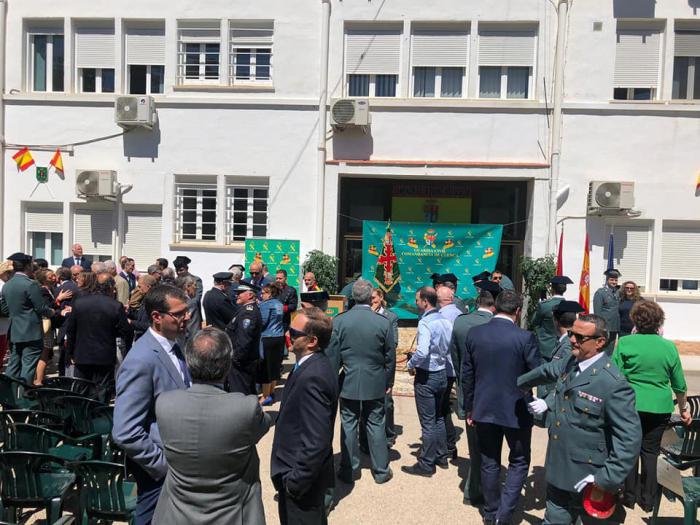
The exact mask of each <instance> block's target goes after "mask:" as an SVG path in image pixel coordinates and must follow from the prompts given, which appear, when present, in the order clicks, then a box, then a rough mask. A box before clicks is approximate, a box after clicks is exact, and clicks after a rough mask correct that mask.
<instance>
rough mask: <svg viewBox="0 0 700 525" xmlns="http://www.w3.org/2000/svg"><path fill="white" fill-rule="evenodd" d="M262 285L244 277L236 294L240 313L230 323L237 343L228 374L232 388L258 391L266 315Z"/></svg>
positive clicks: (229, 325)
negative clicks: (260, 295) (262, 306)
mask: <svg viewBox="0 0 700 525" xmlns="http://www.w3.org/2000/svg"><path fill="white" fill-rule="evenodd" d="M259 292H260V289H259V288H258V287H257V286H255V285H254V284H252V283H250V282H249V281H241V282H240V283H239V285H238V294H237V296H236V306H237V310H236V315H235V316H234V317H233V319H231V322H230V323H229V324H228V325H227V326H226V333H227V334H228V336H229V337H230V338H231V344H232V345H233V366H232V367H231V371H230V372H229V374H228V380H227V383H228V391H229V392H240V393H241V394H246V395H250V394H255V379H256V374H257V370H258V362H259V360H260V334H261V333H262V316H261V315H260V308H258V304H257V302H256V297H257V296H258V293H259Z"/></svg>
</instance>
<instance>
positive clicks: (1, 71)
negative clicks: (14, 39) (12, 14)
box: [0, 0, 7, 260]
mask: <svg viewBox="0 0 700 525" xmlns="http://www.w3.org/2000/svg"><path fill="white" fill-rule="evenodd" d="M6 11H7V2H6V1H5V0H0V260H4V259H5V255H4V254H5V210H6V209H7V208H6V207H5V18H6V16H7V15H6Z"/></svg>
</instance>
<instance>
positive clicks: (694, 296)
mask: <svg viewBox="0 0 700 525" xmlns="http://www.w3.org/2000/svg"><path fill="white" fill-rule="evenodd" d="M642 296H643V297H645V298H647V299H653V300H654V301H656V302H659V301H666V302H669V303H698V304H700V291H692V292H664V291H658V292H647V293H644V292H642Z"/></svg>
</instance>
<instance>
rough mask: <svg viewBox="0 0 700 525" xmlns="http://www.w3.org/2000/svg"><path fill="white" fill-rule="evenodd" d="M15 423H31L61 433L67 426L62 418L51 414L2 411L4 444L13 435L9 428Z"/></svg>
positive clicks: (1, 420) (1, 424)
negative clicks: (7, 437)
mask: <svg viewBox="0 0 700 525" xmlns="http://www.w3.org/2000/svg"><path fill="white" fill-rule="evenodd" d="M14 423H30V424H32V425H38V426H40V427H44V428H48V429H50V430H57V431H59V432H61V431H63V429H64V426H65V425H64V420H63V419H62V418H60V417H59V416H57V415H55V414H52V413H50V412H42V411H38V410H23V409H16V410H3V411H0V431H1V432H2V436H1V437H2V442H3V443H5V439H6V436H8V435H10V433H11V429H8V426H12V425H13V424H14Z"/></svg>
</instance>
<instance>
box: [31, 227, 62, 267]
mask: <svg viewBox="0 0 700 525" xmlns="http://www.w3.org/2000/svg"><path fill="white" fill-rule="evenodd" d="M26 233H27V252H28V253H30V254H31V253H34V240H33V239H32V235H33V234H35V233H41V234H43V235H44V252H45V253H46V254H48V257H47V258H46V260H47V261H48V262H49V266H60V265H61V262H62V261H63V259H59V260H57V261H54V260H53V259H52V258H51V253H53V252H52V250H51V236H52V235H53V234H57V235H60V236H61V245H62V244H63V232H53V231H38V230H27V232H26ZM62 249H63V246H61V250H62Z"/></svg>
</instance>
